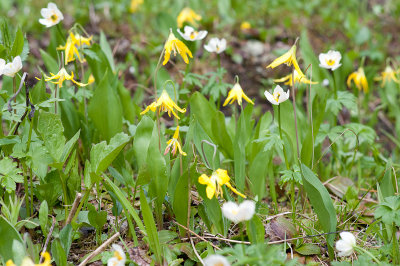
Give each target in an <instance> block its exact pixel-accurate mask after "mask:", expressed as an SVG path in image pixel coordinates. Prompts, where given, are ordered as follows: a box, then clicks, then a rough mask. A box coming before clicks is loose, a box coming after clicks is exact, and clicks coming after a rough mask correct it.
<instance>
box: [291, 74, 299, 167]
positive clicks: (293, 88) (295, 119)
mask: <svg viewBox="0 0 400 266" xmlns="http://www.w3.org/2000/svg"><path fill="white" fill-rule="evenodd" d="M294 71H295V69H294V68H293V71H292V80H293V81H294V80H295V79H294ZM292 93H293V114H294V127H295V129H296V147H297V163H299V160H300V149H299V133H298V128H297V115H296V91H295V87H294V82H292Z"/></svg>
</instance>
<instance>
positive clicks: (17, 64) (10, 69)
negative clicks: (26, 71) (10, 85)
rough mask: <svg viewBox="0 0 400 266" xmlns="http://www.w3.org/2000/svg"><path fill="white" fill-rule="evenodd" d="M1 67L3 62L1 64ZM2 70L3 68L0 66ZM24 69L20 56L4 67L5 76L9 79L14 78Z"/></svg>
mask: <svg viewBox="0 0 400 266" xmlns="http://www.w3.org/2000/svg"><path fill="white" fill-rule="evenodd" d="M0 65H1V62H0ZM0 68H1V66H0ZM21 68H22V60H21V57H20V56H16V57H15V58H14V59H13V61H12V62H10V63H8V64H7V65H5V66H4V69H3V74H4V75H6V76H9V77H12V78H13V77H14V76H15V74H17V73H18V71H20V70H21Z"/></svg>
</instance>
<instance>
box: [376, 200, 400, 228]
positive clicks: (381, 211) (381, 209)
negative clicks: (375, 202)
mask: <svg viewBox="0 0 400 266" xmlns="http://www.w3.org/2000/svg"><path fill="white" fill-rule="evenodd" d="M374 216H375V218H376V219H378V218H381V219H382V222H383V223H384V224H386V225H389V226H391V225H392V224H393V223H395V224H396V225H397V226H400V196H391V197H386V198H385V200H384V201H383V202H382V203H380V204H379V206H378V208H377V209H376V211H375V214H374Z"/></svg>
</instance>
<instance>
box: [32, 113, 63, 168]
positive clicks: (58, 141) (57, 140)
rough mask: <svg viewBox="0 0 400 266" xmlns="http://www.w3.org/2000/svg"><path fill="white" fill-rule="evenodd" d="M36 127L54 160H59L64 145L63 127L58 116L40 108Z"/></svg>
mask: <svg viewBox="0 0 400 266" xmlns="http://www.w3.org/2000/svg"><path fill="white" fill-rule="evenodd" d="M37 129H38V131H39V133H40V135H41V137H42V140H43V141H44V144H45V146H46V148H47V150H48V151H49V153H50V155H51V156H52V157H53V159H54V161H55V162H56V163H58V162H60V158H61V155H62V153H63V149H64V145H65V137H64V134H63V132H64V127H63V125H62V122H61V119H60V116H58V115H57V114H53V113H49V112H45V111H43V110H41V111H40V113H39V119H38V125H37Z"/></svg>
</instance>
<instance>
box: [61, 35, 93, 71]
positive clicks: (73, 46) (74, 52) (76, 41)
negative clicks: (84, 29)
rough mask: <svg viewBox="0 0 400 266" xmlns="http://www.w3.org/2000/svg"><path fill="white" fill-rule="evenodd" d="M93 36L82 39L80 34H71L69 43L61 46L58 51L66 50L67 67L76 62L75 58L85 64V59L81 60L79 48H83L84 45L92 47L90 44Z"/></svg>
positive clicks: (65, 61)
mask: <svg viewBox="0 0 400 266" xmlns="http://www.w3.org/2000/svg"><path fill="white" fill-rule="evenodd" d="M92 38H93V37H92V36H90V37H89V38H86V37H82V36H81V35H79V34H76V35H75V34H74V33H73V32H70V33H69V36H68V39H67V42H66V43H65V45H64V46H59V47H58V48H57V50H64V54H65V59H64V63H65V65H67V64H68V63H69V62H72V61H74V60H75V56H76V57H77V58H78V60H79V61H80V62H83V59H82V58H81V56H80V54H79V49H78V47H81V46H83V45H87V46H90V42H91V40H92Z"/></svg>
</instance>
